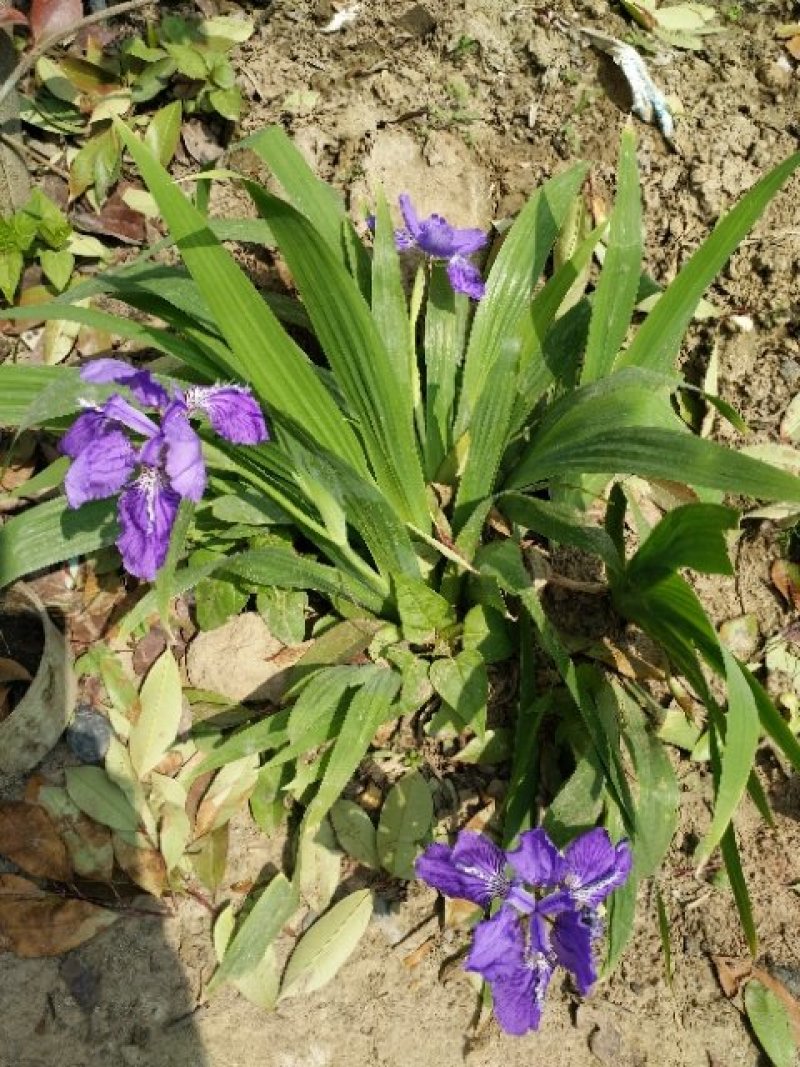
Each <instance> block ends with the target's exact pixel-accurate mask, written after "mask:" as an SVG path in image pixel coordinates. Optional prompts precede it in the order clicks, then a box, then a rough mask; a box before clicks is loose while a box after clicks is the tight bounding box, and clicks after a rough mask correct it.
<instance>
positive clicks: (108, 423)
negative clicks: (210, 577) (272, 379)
mask: <svg viewBox="0 0 800 1067" xmlns="http://www.w3.org/2000/svg"><path fill="white" fill-rule="evenodd" d="M81 378H82V379H83V380H84V381H87V382H97V383H104V382H115V383H118V384H120V385H123V386H125V387H126V388H127V389H128V390H129V391H130V394H131V396H132V397H133V399H134V400H136V401H137V402H138V403H139V404H140V405H141V406H142V407H144V408H151V409H153V408H154V409H156V412H157V414H158V416H160V422H156V421H155V418H154V417H153V416H151V415H149V414H146V413H145V412H143V411H141V410H140V409H139V408H138V407H135V406H134V405H133V404H131V403H130V402H129V401H128V400H126V399H125V397H124V396H122V395H121V394H114V395H113V396H111V397H110V398H109V399H108V400H107V401H106V402H105V403H104V404H103V405H102V406H100V407H92V408H89V409H87V410H86V411H84V412H83V414H81V415H79V416H78V418H77V419H76V420H75V422H74V423H73V425H72V427H71V428H70V429H69V430H68V432H67V433H66V434H65V435H64V437H63V438H62V439H61V444H60V448H61V451H62V452H63V453H64V454H65V455H67V456H69V457H70V458H71V459H72V464H71V465H70V468H69V470H68V471H67V476H66V478H65V481H64V489H65V491H66V495H67V501H68V502H69V505H70V507H73V508H77V507H80V506H81V504H84V503H86V501H88V500H100V499H103V498H105V497H109V496H113V495H114V494H115V493H120V491H121V495H120V498H119V504H118V515H119V522H120V527H121V533H120V536H119V538H118V540H117V548H118V549H119V550H120V553H121V554H122V561H123V564H124V566H125V569H126V570H127V571H129V572H130V573H131V574H133V575H135V576H136V577H137V578H146V579H152V578H154V577H155V575H156V572H157V571H158V569H159V567H161V565H162V564H163V562H164V559H165V558H166V555H167V549H168V547H169V540H170V535H171V533H172V527H173V525H174V523H175V519H176V517H177V514H178V508H179V506H180V502H181V500H182V499H186V500H193V501H198V500H200V498H201V497H202V495H203V491H204V490H205V486H206V468H205V463H204V462H203V452H202V444H201V441H200V438H199V436H198V435H197V433H196V431H195V430H194V428H193V426H192V425H191V422H190V421H189V420H190V418H191V417H193V416H195V415H198V414H200V413H203V414H205V415H206V416H207V417H208V420H209V422H210V423H211V426H212V428H213V429H214V430H215V431H216V432H217V433H218V434H219V436H220V437H223V438H225V440H226V441H231V442H233V443H234V444H242V445H255V444H259V443H261V442H262V441H266V440H267V439H268V436H269V435H268V433H267V427H266V424H265V422H264V416H263V414H262V412H261V409H260V408H259V406H258V404H257V403H256V401H255V399H254V398H253V396H252V395H251V393H250V390H249V389H247V388H245V387H244V386H240V385H212V386H192V387H191V388H189V389H186V390H185V391H184V390H181V389H178V388H176V387H173V388H172V390H171V392H168V391H167V390H166V389H165V388H164V386H162V385H161V383H160V382H158V381H157V380H156V379H155V378H154V377H153V376H152V374H150V373H149V372H148V371H146V370H137V369H136V368H134V367H131V366H129V365H128V364H127V363H124V362H123V361H122V360H118V359H98V360H95V361H94V362H92V363H89V364H87V365H86V366H85V367H84V368H83V369H82V370H81Z"/></svg>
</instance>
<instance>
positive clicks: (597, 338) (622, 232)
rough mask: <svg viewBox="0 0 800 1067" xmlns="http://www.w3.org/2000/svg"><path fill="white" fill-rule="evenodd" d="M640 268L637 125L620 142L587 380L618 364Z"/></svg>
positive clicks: (594, 306)
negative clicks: (614, 194) (613, 200)
mask: <svg viewBox="0 0 800 1067" xmlns="http://www.w3.org/2000/svg"><path fill="white" fill-rule="evenodd" d="M641 268H642V203H641V192H640V189H639V169H638V167H637V165H636V137H635V135H634V133H633V131H632V130H625V131H624V132H623V134H622V142H621V144H620V153H619V170H618V172H617V197H616V200H615V202H614V210H613V212H612V214H611V225H610V227H609V232H608V245H607V247H606V257H605V261H604V263H603V269H602V271H601V273H600V278H599V280H598V282H597V288H596V290H595V293H594V299H593V301H592V321H591V324H590V326H589V339H588V341H587V343H586V355H585V357H584V364H583V376H582V379H581V380H582V381H584V382H594V381H597V379H598V378H603V377H605V375H607V374H608V373H609V372H610V371H611V368H612V367H613V366H614V361H615V359H616V358H617V355H618V353H619V350H620V347H621V345H622V342H623V341H624V340H625V334H626V333H627V332H628V327H629V326H630V322H631V316H632V315H633V308H634V305H635V303H636V294H637V292H638V290H639V277H640V274H641Z"/></svg>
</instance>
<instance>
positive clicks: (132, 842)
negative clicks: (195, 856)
mask: <svg viewBox="0 0 800 1067" xmlns="http://www.w3.org/2000/svg"><path fill="white" fill-rule="evenodd" d="M113 841H114V855H115V856H116V859H117V863H118V864H119V865H120V867H121V868H122V870H123V871H124V872H125V873H126V874H127V876H128V877H129V878H130V880H131V881H132V882H135V883H136V885H138V886H139V887H140V888H141V889H144V891H145V892H146V893H150V894H151V895H152V896H154V897H160V896H161V895H162V894H163V892H164V890H165V889H166V887H167V866H166V864H165V863H164V857H163V856H162V855H161V853H160V852H159V851H158V850H157V849H154V848H153V846H152V845H151V844H150V842H149V841H148V839H147V838H146V837H145V836H144V834H126V833H115V834H114V836H113Z"/></svg>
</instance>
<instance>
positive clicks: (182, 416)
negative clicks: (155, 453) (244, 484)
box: [161, 401, 206, 503]
mask: <svg viewBox="0 0 800 1067" xmlns="http://www.w3.org/2000/svg"><path fill="white" fill-rule="evenodd" d="M161 440H162V441H163V446H164V453H163V455H164V459H163V462H164V469H165V470H166V472H167V477H168V478H169V483H170V485H171V486H172V488H173V489H174V490H175V492H176V493H177V494H178V495H179V496H182V497H186V498H187V499H188V500H194V501H195V503H196V502H197V501H199V500H200V499H201V498H202V496H203V493H204V492H205V488H206V466H205V463H204V462H203V445H202V442H201V440H200V438H199V437H198V436H197V434H196V433H195V431H194V430H193V429H192V427H191V426H190V425H189V419H188V412H187V409H186V406H185V405H184V404H183V403H182V402H181V401H173V402H172V404H170V406H169V407H168V408H167V410H166V412H165V413H164V418H163V420H162V423H161Z"/></svg>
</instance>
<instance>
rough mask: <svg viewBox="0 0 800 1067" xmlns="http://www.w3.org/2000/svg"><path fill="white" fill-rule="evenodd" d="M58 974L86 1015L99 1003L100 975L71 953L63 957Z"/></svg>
mask: <svg viewBox="0 0 800 1067" xmlns="http://www.w3.org/2000/svg"><path fill="white" fill-rule="evenodd" d="M58 974H59V977H60V978H61V981H62V982H63V983H64V985H65V986H66V987H67V989H68V990H69V993H70V996H71V997H72V999H73V1000H74V1001H75V1002H76V1004H77V1005H78V1007H79V1008H81V1010H82V1011H85V1012H86V1014H87V1015H89V1014H90V1013H91V1012H92V1011H94V1009H95V1008H96V1007H97V1005H98V1004H99V1003H100V975H99V974H97V972H96V971H92V970H90V969H89V968H88V967H87V966H86V965H85V964H84V963H83V962H82V961H81V959H80V957H79V956H76V955H73V954H70V955H68V956H65V957H64V959H63V960H62V962H61V966H60V967H59V968H58Z"/></svg>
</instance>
